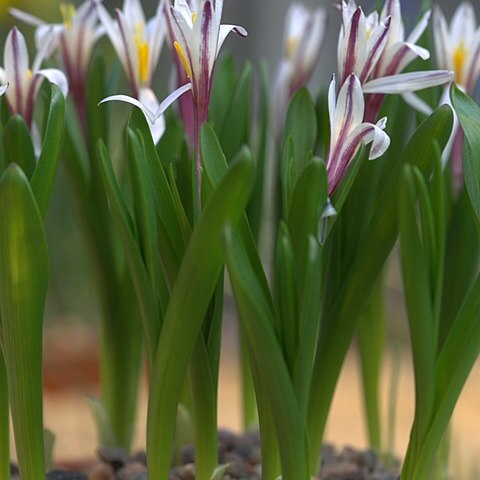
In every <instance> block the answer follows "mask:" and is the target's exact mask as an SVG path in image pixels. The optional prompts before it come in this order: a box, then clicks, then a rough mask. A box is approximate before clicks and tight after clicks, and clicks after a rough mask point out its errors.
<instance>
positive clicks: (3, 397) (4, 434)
mask: <svg viewBox="0 0 480 480" xmlns="http://www.w3.org/2000/svg"><path fill="white" fill-rule="evenodd" d="M1 330H2V329H1V319H0V478H9V477H10V424H9V418H10V415H9V412H10V411H9V408H8V382H7V370H6V367H5V361H4V360H3V352H2V341H1Z"/></svg>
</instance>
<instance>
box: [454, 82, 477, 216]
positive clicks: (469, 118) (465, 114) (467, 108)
mask: <svg viewBox="0 0 480 480" xmlns="http://www.w3.org/2000/svg"><path fill="white" fill-rule="evenodd" d="M450 95H451V97H452V103H453V106H454V108H455V111H456V112H457V115H458V120H459V121H460V125H461V126H462V129H463V132H464V134H465V137H464V142H463V164H462V165H463V175H464V177H465V185H466V187H467V190H468V193H469V195H470V200H471V202H472V205H473V209H474V210H475V213H476V215H477V219H478V221H480V120H479V118H480V107H479V106H478V105H477V104H476V103H475V102H474V101H473V100H472V99H471V98H470V97H469V96H468V95H466V94H465V93H463V92H462V91H461V90H460V89H459V88H458V87H457V86H456V85H455V84H453V85H452V89H451V90H450Z"/></svg>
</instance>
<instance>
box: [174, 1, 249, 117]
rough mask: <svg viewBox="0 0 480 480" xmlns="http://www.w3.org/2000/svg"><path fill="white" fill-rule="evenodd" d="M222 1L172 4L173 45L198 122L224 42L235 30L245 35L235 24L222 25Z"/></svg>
mask: <svg viewBox="0 0 480 480" xmlns="http://www.w3.org/2000/svg"><path fill="white" fill-rule="evenodd" d="M222 10H223V0H215V5H214V4H213V0H203V1H199V2H197V1H190V3H187V1H186V0H175V4H174V6H173V7H171V15H172V27H173V34H174V37H175V42H174V48H175V50H176V51H177V53H178V56H179V57H180V60H181V62H182V64H183V67H184V69H185V73H186V75H187V77H188V78H189V79H190V80H191V82H192V94H193V101H194V105H195V114H196V116H197V122H198V124H202V123H204V122H205V121H206V117H207V109H208V103H209V101H210V91H211V87H212V77H213V70H214V66H215V60H216V59H217V56H218V53H219V51H220V48H221V46H222V45H223V42H224V41H225V39H226V37H227V35H228V34H229V33H230V32H232V31H234V32H236V33H238V34H239V35H242V36H246V35H247V32H246V31H245V29H243V28H242V27H239V26H236V25H221V18H222Z"/></svg>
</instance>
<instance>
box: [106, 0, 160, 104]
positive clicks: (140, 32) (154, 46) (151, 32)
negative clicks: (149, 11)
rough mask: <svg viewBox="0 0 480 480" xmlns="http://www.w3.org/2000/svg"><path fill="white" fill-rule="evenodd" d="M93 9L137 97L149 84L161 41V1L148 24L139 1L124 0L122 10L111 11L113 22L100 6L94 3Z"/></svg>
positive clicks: (155, 65)
mask: <svg viewBox="0 0 480 480" xmlns="http://www.w3.org/2000/svg"><path fill="white" fill-rule="evenodd" d="M97 9H98V15H99V18H100V20H101V22H102V24H103V26H104V28H105V31H106V33H107V35H108V37H109V38H110V41H111V42H112V45H113V48H114V49H115V51H116V53H117V55H118V58H119V59H120V61H121V63H122V66H123V69H124V71H125V74H126V75H127V78H128V80H129V82H130V87H131V90H132V94H133V96H134V97H136V98H138V97H139V96H140V89H142V88H149V87H150V85H151V82H152V76H153V74H154V72H155V69H156V67H157V63H158V58H159V56H160V52H161V49H162V44H163V40H164V38H165V29H164V25H163V13H162V2H159V5H158V8H157V11H156V14H155V16H154V17H153V18H152V19H151V20H149V21H148V22H147V21H146V19H145V14H144V13H143V9H142V6H141V4H140V1H139V0H125V1H124V3H123V9H122V10H120V9H117V10H115V20H113V19H112V18H111V17H110V15H109V14H108V12H107V10H106V9H105V7H104V6H103V5H102V4H98V5H97Z"/></svg>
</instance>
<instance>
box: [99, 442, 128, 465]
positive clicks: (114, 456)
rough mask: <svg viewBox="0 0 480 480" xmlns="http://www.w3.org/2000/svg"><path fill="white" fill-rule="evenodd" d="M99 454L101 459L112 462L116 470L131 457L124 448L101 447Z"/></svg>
mask: <svg viewBox="0 0 480 480" xmlns="http://www.w3.org/2000/svg"><path fill="white" fill-rule="evenodd" d="M97 454H98V456H99V458H100V460H103V461H104V462H105V463H108V464H110V465H111V466H112V467H113V469H114V470H115V471H117V470H119V469H120V468H122V467H123V466H124V465H126V464H127V463H128V462H129V461H130V459H129V457H128V453H127V452H126V451H125V450H124V449H123V448H104V447H102V448H99V449H98V450H97Z"/></svg>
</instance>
